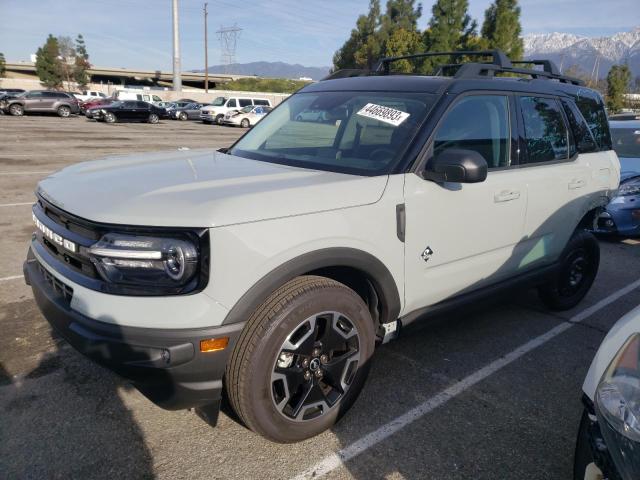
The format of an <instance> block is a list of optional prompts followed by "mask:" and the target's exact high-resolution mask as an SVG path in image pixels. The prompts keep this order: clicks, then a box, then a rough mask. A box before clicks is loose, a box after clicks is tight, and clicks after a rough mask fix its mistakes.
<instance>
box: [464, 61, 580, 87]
mask: <svg viewBox="0 0 640 480" xmlns="http://www.w3.org/2000/svg"><path fill="white" fill-rule="evenodd" d="M525 63H526V62H525ZM529 63H531V62H529ZM496 73H513V74H516V75H529V76H530V77H531V78H543V79H549V80H558V81H560V82H561V83H570V84H572V85H584V82H583V81H582V80H580V79H579V78H575V77H569V76H567V75H560V74H555V73H551V72H547V71H545V70H532V69H529V68H513V67H512V68H501V67H499V66H497V65H492V64H487V63H465V64H463V65H462V66H461V67H460V68H459V69H458V71H457V72H456V74H455V75H454V78H473V77H494V76H495V74H496Z"/></svg>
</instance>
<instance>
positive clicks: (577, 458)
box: [573, 410, 595, 480]
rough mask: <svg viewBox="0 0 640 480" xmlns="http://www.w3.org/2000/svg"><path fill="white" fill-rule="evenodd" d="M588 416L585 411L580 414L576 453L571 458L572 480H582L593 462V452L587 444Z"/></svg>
mask: <svg viewBox="0 0 640 480" xmlns="http://www.w3.org/2000/svg"><path fill="white" fill-rule="evenodd" d="M589 423H590V420H589V415H588V414H587V411H586V410H584V411H583V412H582V419H581V420H580V428H579V429H578V438H577V440H576V451H575V453H574V456H573V479H574V480H584V478H585V477H584V474H585V471H586V469H587V466H588V465H589V464H590V463H593V462H594V460H595V459H594V457H593V452H592V451H591V445H590V444H589Z"/></svg>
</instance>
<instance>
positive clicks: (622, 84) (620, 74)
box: [607, 64, 631, 113]
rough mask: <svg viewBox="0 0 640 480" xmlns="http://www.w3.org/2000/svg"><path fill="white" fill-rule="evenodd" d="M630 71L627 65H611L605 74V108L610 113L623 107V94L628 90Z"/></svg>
mask: <svg viewBox="0 0 640 480" xmlns="http://www.w3.org/2000/svg"><path fill="white" fill-rule="evenodd" d="M630 83H631V70H629V65H627V64H624V65H613V66H612V67H611V70H609V73H608V74H607V108H609V110H610V111H611V112H612V113H616V112H619V111H620V110H622V108H623V107H624V94H625V93H627V92H628V90H629V84H630Z"/></svg>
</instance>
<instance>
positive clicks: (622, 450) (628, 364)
mask: <svg viewBox="0 0 640 480" xmlns="http://www.w3.org/2000/svg"><path fill="white" fill-rule="evenodd" d="M638 332H640V307H636V308H635V309H634V310H632V311H631V312H629V313H628V314H626V315H625V316H624V317H622V318H621V319H620V320H618V322H616V324H615V325H614V326H613V327H612V328H611V330H609V333H608V334H607V336H606V337H605V339H604V340H603V341H602V344H601V345H600V348H599V349H598V352H597V353H596V355H595V357H594V359H593V362H592V363H591V367H590V368H589V372H588V373H587V377H586V379H585V381H584V384H583V386H582V390H583V393H584V395H583V397H582V399H583V401H582V403H583V404H584V412H583V414H582V421H581V422H580V429H579V431H578V439H577V442H576V453H575V459H574V470H573V477H574V480H586V479H599V478H606V479H610V480H637V479H638V478H640V455H638V452H639V451H640V421H639V419H640V333H638Z"/></svg>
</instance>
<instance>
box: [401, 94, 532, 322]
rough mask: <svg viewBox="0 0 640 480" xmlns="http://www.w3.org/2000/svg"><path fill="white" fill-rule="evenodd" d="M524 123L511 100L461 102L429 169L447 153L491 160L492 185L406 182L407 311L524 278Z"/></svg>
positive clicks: (434, 147)
mask: <svg viewBox="0 0 640 480" xmlns="http://www.w3.org/2000/svg"><path fill="white" fill-rule="evenodd" d="M516 133H517V123H516V121H515V115H514V103H513V97H512V96H511V95H510V94H507V93H489V92H486V93H485V92H482V93H470V94H463V95H461V96H460V97H458V98H457V99H456V100H454V102H453V103H452V104H451V105H450V106H449V107H448V109H447V111H446V112H445V113H444V114H443V115H442V117H441V120H440V122H439V124H438V125H437V127H436V128H435V131H434V133H433V134H432V137H431V139H430V145H429V146H428V150H427V153H426V162H427V163H428V162H429V161H430V160H431V159H433V158H436V157H437V156H438V155H439V154H441V153H442V152H444V151H445V150H447V149H466V150H473V151H476V152H478V153H480V155H482V157H483V158H484V159H485V160H486V161H487V165H488V167H489V171H488V175H487V178H486V180H485V181H483V182H480V183H471V184H461V183H451V182H445V183H442V184H440V183H436V182H433V181H428V180H424V179H423V178H421V177H420V176H418V175H417V174H415V173H409V174H406V178H405V216H406V238H405V275H406V281H405V288H406V290H405V292H406V309H407V311H412V310H415V309H418V308H420V307H423V306H425V305H433V304H435V303H438V302H440V301H442V300H445V299H447V298H450V297H454V296H456V295H459V294H461V293H466V292H468V291H472V290H475V289H477V288H480V287H483V286H486V285H489V284H491V283H497V282H499V281H500V280H503V279H505V278H507V277H510V276H512V275H513V274H514V272H515V271H517V269H518V267H519V263H520V255H519V251H520V246H521V240H522V234H523V229H524V218H525V212H526V204H527V191H526V184H525V183H524V181H523V178H522V175H521V174H520V172H519V169H518V168H517V150H516V142H517V136H516Z"/></svg>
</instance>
